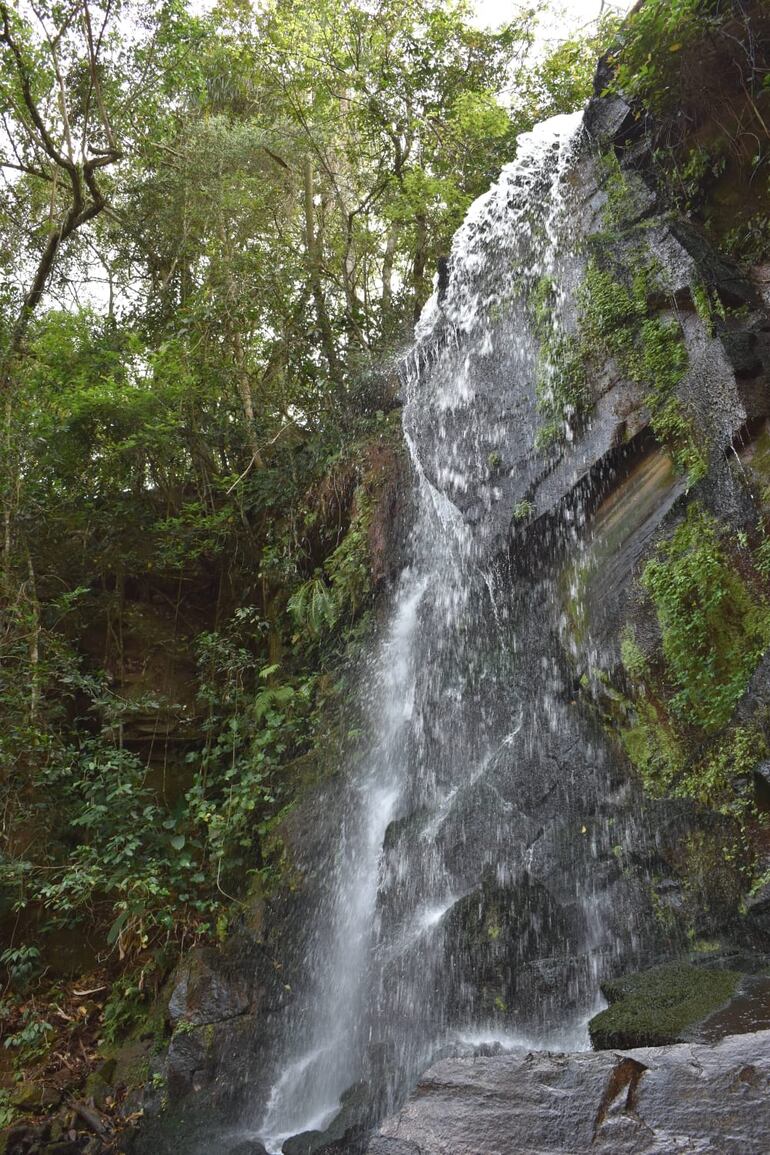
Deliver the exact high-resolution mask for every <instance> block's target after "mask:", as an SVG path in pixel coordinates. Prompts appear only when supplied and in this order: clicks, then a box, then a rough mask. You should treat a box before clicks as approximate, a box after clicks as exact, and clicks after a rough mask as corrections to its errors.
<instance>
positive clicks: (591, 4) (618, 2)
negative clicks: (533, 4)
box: [473, 0, 635, 36]
mask: <svg viewBox="0 0 770 1155" xmlns="http://www.w3.org/2000/svg"><path fill="white" fill-rule="evenodd" d="M634 2H635V0H604V3H602V0H550V3H549V4H548V8H549V9H550V10H551V15H550V18H549V17H548V16H546V17H544V20H543V25H544V32H546V34H548V33H550V32H551V29H553V34H554V35H557V36H558V35H561V36H564V35H567V34H569V33H570V32H574V31H575V30H576V29H578V28H581V27H582V26H583V25H586V24H589V23H590V22H591V21H592V20H596V19H597V17H598V16H599V14H600V13H601V11H602V9H603V8H604V9H605V10H606V9H614V10H615V11H616V12H627V11H628V10H629V8H631V7H632V5H633V4H634ZM473 6H474V8H475V9H476V13H477V18H478V21H479V23H480V24H484V25H486V26H488V27H492V28H494V27H496V26H498V25H500V24H504V23H505V21H506V20H510V18H511V14H512V13H514V12H516V10H517V8H527V7H529V5H527V4H526V3H521V2H519V3H517V2H516V0H473ZM548 25H550V26H551V27H550V28H548V27H547V26H548Z"/></svg>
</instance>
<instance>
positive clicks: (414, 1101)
mask: <svg viewBox="0 0 770 1155" xmlns="http://www.w3.org/2000/svg"><path fill="white" fill-rule="evenodd" d="M769 1089H770V1031H760V1032H756V1033H753V1034H747V1035H736V1036H730V1037H728V1038H726V1039H723V1040H722V1041H721V1042H719V1043H717V1044H716V1045H713V1046H710V1045H699V1044H680V1045H677V1046H671V1047H659V1048H651V1047H645V1048H639V1049H636V1050H629V1051H621V1052H616V1053H612V1052H609V1051H602V1052H599V1053H591V1052H583V1053H577V1054H567V1055H563V1054H549V1053H546V1052H537V1053H530V1054H525V1053H523V1052H520V1053H518V1054H507V1055H498V1056H493V1057H490V1058H478V1057H476V1058H473V1059H447V1060H444V1061H443V1062H440V1063H437V1064H436V1065H435V1066H433V1067H431V1069H430V1070H429V1071H427V1072H426V1074H425V1075H424V1076H423V1077H422V1079H421V1080H420V1083H419V1085H418V1086H417V1088H416V1089H415V1091H414V1093H413V1094H412V1095H411V1097H410V1098H409V1100H408V1101H407V1103H406V1105H405V1106H404V1108H403V1109H402V1110H401V1111H400V1112H399V1113H398V1114H397V1115H394V1116H393V1117H391V1118H389V1119H388V1120H386V1122H385V1123H384V1124H383V1126H382V1127H381V1128H380V1131H379V1133H378V1135H377V1136H376V1137H374V1138H373V1139H371V1140H370V1142H369V1144H368V1146H367V1148H366V1152H367V1155H418V1152H419V1155H445V1153H447V1152H451V1155H479V1153H480V1152H483V1153H484V1155H549V1153H551V1152H552V1153H553V1155H557V1153H559V1155H564V1153H566V1152H569V1155H582V1153H584V1152H585V1153H586V1155H588V1153H589V1152H590V1153H591V1155H603V1153H605V1155H673V1153H674V1152H685V1151H697V1152H700V1153H702V1155H765V1152H766V1151H767V1136H768V1133H770V1095H768V1090H769Z"/></svg>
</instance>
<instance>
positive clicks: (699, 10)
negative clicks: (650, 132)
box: [610, 0, 731, 112]
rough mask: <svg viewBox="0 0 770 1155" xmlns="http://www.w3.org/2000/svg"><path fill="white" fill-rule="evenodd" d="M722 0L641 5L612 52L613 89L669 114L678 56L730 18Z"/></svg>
mask: <svg viewBox="0 0 770 1155" xmlns="http://www.w3.org/2000/svg"><path fill="white" fill-rule="evenodd" d="M730 7H731V6H730V5H729V4H725V3H723V2H722V0H645V3H644V4H640V5H638V6H637V7H636V8H635V10H634V12H633V13H632V15H631V17H630V18H629V19H628V21H627V22H626V23H625V24H624V25H623V28H622V30H621V33H620V35H619V37H618V43H617V45H616V47H615V48H614V49H613V50H612V52H611V57H610V59H611V63H614V65H615V76H614V80H613V87H617V88H618V89H619V90H620V92H622V93H624V94H625V95H627V96H632V97H639V98H640V99H641V100H643V101H644V102H645V104H646V106H647V107H648V108H651V109H652V111H655V112H660V111H663V110H665V109H668V108H669V107H670V106H671V104H672V103H674V102H675V101H676V98H677V92H678V86H679V85H680V84H681V83H682V82H683V79H682V78H680V77H679V76H678V75H677V73H678V69H679V63H680V59H679V58H680V54H681V53H682V52H683V50H684V49H686V48H687V47H688V46H689V45H691V44H694V43H697V42H698V41H699V40H701V39H703V38H704V36H706V35H707V34H708V32H709V31H712V32H713V30H714V29H715V28H719V27H720V26H721V25H722V24H723V23H724V22H725V21H726V20H727V19H728V17H729V15H730V12H729V9H730Z"/></svg>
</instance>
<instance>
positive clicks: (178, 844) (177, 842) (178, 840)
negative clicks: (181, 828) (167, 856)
mask: <svg viewBox="0 0 770 1155" xmlns="http://www.w3.org/2000/svg"><path fill="white" fill-rule="evenodd" d="M184 844H185V836H184V834H175V835H174V837H173V838H172V839H171V845H172V846H173V848H174V850H181V849H182V847H183V846H184Z"/></svg>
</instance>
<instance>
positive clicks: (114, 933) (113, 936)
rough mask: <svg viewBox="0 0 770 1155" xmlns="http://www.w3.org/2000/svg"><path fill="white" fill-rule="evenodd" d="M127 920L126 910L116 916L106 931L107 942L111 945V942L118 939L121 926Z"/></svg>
mask: <svg viewBox="0 0 770 1155" xmlns="http://www.w3.org/2000/svg"><path fill="white" fill-rule="evenodd" d="M127 921H128V911H127V910H124V911H122V912H121V913H120V914H119V915H118V917H117V918H116V919H115V921H114V922H113V924H112V926H111V927H110V929H109V931H108V932H107V942H108V943H109V945H110V946H112V945H113V943H115V942H117V941H118V938H119V937H120V932H121V931H122V930H123V927H124V926H125V925H126V922H127Z"/></svg>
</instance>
